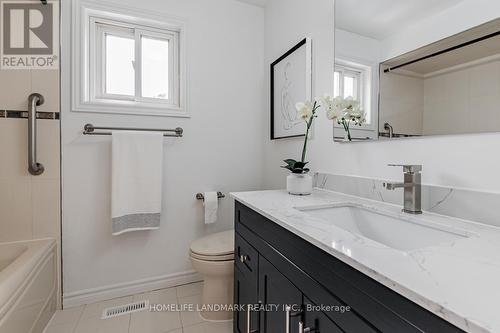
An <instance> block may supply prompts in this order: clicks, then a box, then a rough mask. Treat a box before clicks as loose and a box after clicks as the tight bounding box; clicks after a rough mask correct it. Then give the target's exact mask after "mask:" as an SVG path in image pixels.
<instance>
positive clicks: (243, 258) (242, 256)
mask: <svg viewBox="0 0 500 333" xmlns="http://www.w3.org/2000/svg"><path fill="white" fill-rule="evenodd" d="M247 260H248V256H245V255H240V261H241V263H242V264H244V263H245V262H247Z"/></svg>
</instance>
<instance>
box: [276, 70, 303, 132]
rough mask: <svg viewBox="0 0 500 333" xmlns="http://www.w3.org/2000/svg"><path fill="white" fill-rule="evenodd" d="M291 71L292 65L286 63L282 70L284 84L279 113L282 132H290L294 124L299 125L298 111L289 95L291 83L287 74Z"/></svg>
mask: <svg viewBox="0 0 500 333" xmlns="http://www.w3.org/2000/svg"><path fill="white" fill-rule="evenodd" d="M291 69H292V63H291V62H287V63H286V65H285V67H284V69H283V79H284V83H283V86H282V87H281V101H280V103H281V104H280V111H281V118H282V120H283V123H282V127H283V130H286V131H288V130H290V129H292V128H293V127H294V126H295V125H296V124H298V123H299V116H298V111H297V110H296V109H295V105H294V98H293V96H292V94H291V91H290V90H291V87H292V86H293V82H292V81H291V80H290V75H289V72H290V71H291Z"/></svg>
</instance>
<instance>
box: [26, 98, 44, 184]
mask: <svg viewBox="0 0 500 333" xmlns="http://www.w3.org/2000/svg"><path fill="white" fill-rule="evenodd" d="M28 101H29V106H28V171H29V173H30V174H32V175H33V176H39V175H41V174H42V173H43V171H44V170H45V168H44V167H43V164H41V163H38V162H37V161H36V107H37V106H40V105H42V104H43V103H44V98H43V96H42V95H40V94H31V95H30V96H29V99H28Z"/></svg>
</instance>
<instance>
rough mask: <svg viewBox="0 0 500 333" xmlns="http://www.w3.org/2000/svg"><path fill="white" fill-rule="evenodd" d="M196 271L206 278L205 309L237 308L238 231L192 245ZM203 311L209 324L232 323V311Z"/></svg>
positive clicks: (210, 237)
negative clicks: (234, 300) (229, 306)
mask: <svg viewBox="0 0 500 333" xmlns="http://www.w3.org/2000/svg"><path fill="white" fill-rule="evenodd" d="M190 257H191V262H192V264H193V268H194V269H195V270H196V271H197V272H198V273H200V274H201V275H203V279H204V284H203V293H202V305H204V306H205V308H208V307H210V306H212V305H215V306H219V305H230V304H233V269H234V267H233V266H234V230H229V231H224V232H219V233H216V234H212V235H209V236H206V237H203V238H200V239H198V240H195V241H194V242H193V243H192V244H191V249H190ZM209 310H211V309H207V311H201V316H202V317H203V318H204V319H207V320H231V319H232V317H233V313H232V311H209Z"/></svg>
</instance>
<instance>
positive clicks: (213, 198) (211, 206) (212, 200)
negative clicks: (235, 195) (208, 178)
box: [203, 192, 219, 224]
mask: <svg viewBox="0 0 500 333" xmlns="http://www.w3.org/2000/svg"><path fill="white" fill-rule="evenodd" d="M203 196H204V198H205V199H204V200H203V206H205V224H212V223H215V222H216V221H217V209H218V208H219V198H218V197H217V192H205V194H204V195H203Z"/></svg>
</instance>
